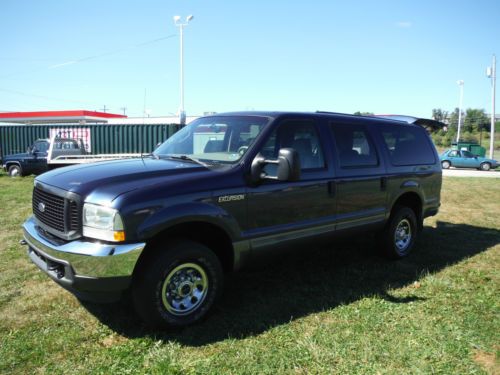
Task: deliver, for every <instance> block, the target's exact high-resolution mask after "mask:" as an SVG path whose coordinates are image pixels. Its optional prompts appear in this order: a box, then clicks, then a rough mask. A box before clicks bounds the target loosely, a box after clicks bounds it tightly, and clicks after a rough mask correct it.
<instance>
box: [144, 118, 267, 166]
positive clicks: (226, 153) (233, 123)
mask: <svg viewBox="0 0 500 375" xmlns="http://www.w3.org/2000/svg"><path fill="white" fill-rule="evenodd" d="M268 122H269V118H267V117H259V116H220V117H217V116H215V117H203V118H199V119H197V120H195V121H193V122H192V123H190V124H189V125H187V126H185V127H184V128H182V129H181V130H179V131H178V132H177V133H175V134H174V135H173V136H172V137H170V138H169V139H167V140H166V141H165V142H164V143H163V144H162V145H161V146H159V147H158V148H157V149H156V150H155V151H154V152H153V155H155V156H156V157H171V158H181V159H183V160H194V161H197V162H201V163H213V164H234V163H236V162H238V161H239V160H240V159H241V157H242V156H243V155H244V154H245V152H246V151H247V150H248V148H249V147H250V145H252V143H253V142H254V141H255V139H256V138H257V136H258V135H259V134H260V132H261V131H262V129H264V127H265V126H266V125H267V124H268Z"/></svg>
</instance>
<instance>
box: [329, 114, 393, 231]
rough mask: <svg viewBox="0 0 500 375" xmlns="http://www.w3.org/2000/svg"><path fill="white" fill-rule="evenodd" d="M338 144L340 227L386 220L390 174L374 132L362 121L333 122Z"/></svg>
mask: <svg viewBox="0 0 500 375" xmlns="http://www.w3.org/2000/svg"><path fill="white" fill-rule="evenodd" d="M330 129H331V131H332V133H333V138H334V143H335V150H336V151H335V159H336V163H335V165H336V178H335V189H336V193H337V219H338V224H337V229H339V230H342V229H349V228H353V227H358V226H362V225H368V224H375V223H381V222H383V221H384V219H385V214H386V201H387V191H386V190H387V189H386V184H387V177H386V172H385V165H384V162H383V159H382V158H381V157H380V155H379V151H378V150H377V148H376V146H375V142H374V138H373V136H372V134H370V132H369V129H368V127H367V126H366V125H364V124H362V123H347V122H338V121H332V122H330Z"/></svg>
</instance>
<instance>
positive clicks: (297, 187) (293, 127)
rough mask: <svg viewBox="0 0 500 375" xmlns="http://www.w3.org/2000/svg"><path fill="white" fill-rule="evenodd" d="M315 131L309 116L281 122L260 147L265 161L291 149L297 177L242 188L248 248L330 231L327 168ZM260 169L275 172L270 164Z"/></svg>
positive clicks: (331, 213)
mask: <svg viewBox="0 0 500 375" xmlns="http://www.w3.org/2000/svg"><path fill="white" fill-rule="evenodd" d="M320 130H321V129H319V128H318V127H317V125H316V124H315V121H314V120H311V119H297V120H295V119H289V120H283V121H282V122H281V123H280V124H279V125H278V127H277V128H276V129H275V131H274V132H273V133H272V134H271V136H270V137H269V139H268V141H267V142H266V143H265V145H264V146H263V147H262V149H261V150H260V154H261V155H262V156H264V157H265V158H266V159H276V158H277V156H278V152H279V150H280V149H281V148H293V149H295V150H296V151H297V152H298V153H299V158H300V161H301V178H300V181H295V182H289V181H273V180H266V179H264V180H262V181H261V184H260V185H259V186H257V187H249V188H248V193H247V196H248V230H247V231H246V233H245V235H246V236H248V238H250V240H251V243H252V247H253V248H254V249H258V248H260V247H266V245H275V244H277V243H280V242H285V241H287V240H293V239H297V238H302V237H308V236H310V235H316V234H319V233H318V231H324V232H329V231H333V229H334V226H333V225H334V214H335V204H336V203H335V196H334V194H332V191H331V189H330V187H331V186H330V184H331V181H332V177H333V168H332V166H331V163H330V165H329V166H328V165H327V164H328V163H327V158H326V156H325V142H324V141H325V138H324V137H323V136H321V132H320ZM323 131H324V129H323ZM264 171H265V173H266V174H268V175H270V176H275V175H276V165H274V164H268V165H266V167H265V169H264Z"/></svg>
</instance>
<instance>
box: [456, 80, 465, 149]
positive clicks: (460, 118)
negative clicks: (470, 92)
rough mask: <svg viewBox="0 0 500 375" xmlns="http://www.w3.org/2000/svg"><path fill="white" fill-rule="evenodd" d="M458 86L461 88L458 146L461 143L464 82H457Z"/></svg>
mask: <svg viewBox="0 0 500 375" xmlns="http://www.w3.org/2000/svg"><path fill="white" fill-rule="evenodd" d="M457 84H458V86H460V104H459V107H458V132H457V144H458V142H460V125H461V123H462V102H463V100H464V81H463V80H459V81H457Z"/></svg>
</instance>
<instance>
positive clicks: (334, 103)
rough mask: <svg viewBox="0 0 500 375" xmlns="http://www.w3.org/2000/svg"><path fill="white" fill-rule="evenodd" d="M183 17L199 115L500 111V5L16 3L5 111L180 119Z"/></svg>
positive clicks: (4, 39) (5, 19)
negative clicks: (497, 107) (496, 107)
mask: <svg viewBox="0 0 500 375" xmlns="http://www.w3.org/2000/svg"><path fill="white" fill-rule="evenodd" d="M177 14H179V15H182V16H187V15H188V14H193V15H194V19H193V20H192V21H191V23H190V24H189V26H188V27H187V28H186V29H185V98H186V99H185V103H186V104H185V108H186V111H187V114H188V115H199V114H202V113H203V112H205V111H216V112H224V111H233V110H245V109H247V110H248V109H250V110H294V111H315V110H329V111H336V112H345V113H352V112H355V111H358V110H360V111H370V112H375V113H378V114H382V113H397V114H407V115H416V116H423V117H430V116H431V110H432V109H433V108H443V109H446V110H452V109H453V108H454V107H457V106H458V101H459V88H458V86H457V84H456V81H457V80H459V79H463V80H464V81H465V86H464V107H465V108H469V107H472V108H484V109H486V110H487V112H489V110H490V101H491V98H490V81H489V79H487V78H486V75H485V69H486V67H487V66H489V65H491V58H492V54H493V53H496V54H497V56H498V55H500V18H499V16H500V1H498V0H483V1H481V0H477V1H472V0H471V1H460V0H458V1H448V0H439V1H438V0H434V1H431V0H420V1H416V0H412V1H409V0H408V1H405V0H400V1H396V0H394V1H389V0H379V1H368V0H364V1H356V0H353V1H342V2H340V1H334V0H309V1H292V0H273V1H271V0H253V1H221V0H168V1H167V0H163V1H153V0H143V1H126V0H120V1H118V0H117V1H115V0H108V1H102V0H101V1H96V0H85V1H83V0H81V1H69V0H43V1H41V0H38V1H37V0H2V1H1V2H0V16H1V20H2V21H1V22H0V45H1V46H2V52H1V54H0V111H30V110H56V109H89V110H99V109H102V108H103V106H104V105H106V107H107V108H108V109H109V110H110V111H111V112H115V113H120V112H121V111H122V110H121V109H120V108H122V107H127V112H126V113H127V115H129V116H142V113H143V112H144V108H146V109H147V110H149V111H150V113H151V116H160V115H171V114H173V113H176V112H177V110H178V108H179V31H178V28H177V27H175V26H174V23H173V20H172V17H173V16H174V15H177ZM498 57H500V56H498ZM145 93H146V95H145Z"/></svg>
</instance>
